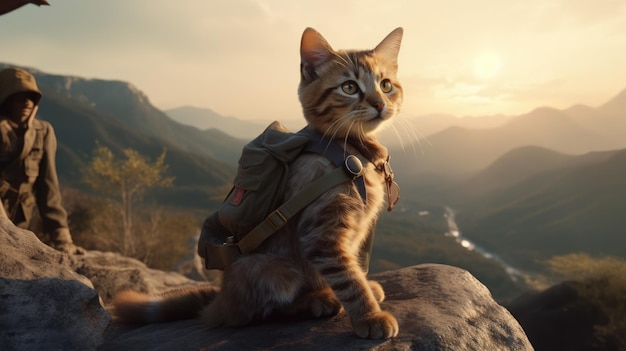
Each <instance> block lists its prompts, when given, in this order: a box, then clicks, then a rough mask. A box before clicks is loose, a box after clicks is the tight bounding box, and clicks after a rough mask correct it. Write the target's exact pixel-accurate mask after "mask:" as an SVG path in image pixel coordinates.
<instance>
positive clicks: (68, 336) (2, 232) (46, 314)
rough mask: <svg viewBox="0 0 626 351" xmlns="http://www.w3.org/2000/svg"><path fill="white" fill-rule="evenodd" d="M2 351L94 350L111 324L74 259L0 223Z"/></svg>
mask: <svg viewBox="0 0 626 351" xmlns="http://www.w3.org/2000/svg"><path fill="white" fill-rule="evenodd" d="M0 247H1V248H2V250H0V316H2V317H1V319H0V349H1V350H50V349H57V350H95V349H96V348H97V347H98V346H99V345H100V344H101V343H102V341H103V340H104V331H105V329H106V328H107V326H108V325H109V323H110V321H111V317H110V315H109V314H108V313H107V312H106V311H105V310H104V309H103V307H102V306H101V304H100V300H99V297H98V294H97V292H96V291H95V290H94V289H93V285H92V284H91V282H90V281H89V280H88V279H87V278H85V277H84V276H81V275H79V274H78V273H76V272H74V270H73V269H72V268H71V264H72V259H71V257H70V256H68V255H66V254H63V253H61V252H58V251H56V250H54V249H52V248H50V247H48V246H47V245H45V244H43V243H42V242H41V241H40V240H39V239H37V237H36V236H35V234H33V233H32V232H30V231H27V230H23V229H19V228H17V227H15V226H14V225H13V223H11V221H9V220H8V219H6V218H0Z"/></svg>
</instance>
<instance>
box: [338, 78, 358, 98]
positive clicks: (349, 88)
mask: <svg viewBox="0 0 626 351" xmlns="http://www.w3.org/2000/svg"><path fill="white" fill-rule="evenodd" d="M341 90H343V92H344V93H346V94H348V95H354V94H356V93H358V92H359V86H358V85H357V84H356V82H355V81H353V80H349V81H347V82H344V83H343V84H341Z"/></svg>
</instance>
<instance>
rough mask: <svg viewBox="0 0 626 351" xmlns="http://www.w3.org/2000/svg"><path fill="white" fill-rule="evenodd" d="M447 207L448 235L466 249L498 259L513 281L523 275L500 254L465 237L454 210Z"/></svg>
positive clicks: (488, 257)
mask: <svg viewBox="0 0 626 351" xmlns="http://www.w3.org/2000/svg"><path fill="white" fill-rule="evenodd" d="M445 209H446V212H445V214H444V217H445V218H446V220H447V222H448V232H447V233H446V235H447V236H451V237H453V238H454V240H456V242H457V243H458V244H459V245H461V246H462V247H464V248H465V249H467V250H469V251H474V252H476V253H478V254H480V255H482V256H483V257H485V258H487V259H490V260H493V261H496V262H497V263H498V264H500V266H502V268H504V270H505V271H506V272H507V273H508V274H509V276H510V277H511V279H512V280H513V281H517V280H518V279H520V278H522V277H523V275H524V273H523V272H522V271H520V270H519V269H517V268H515V267H513V266H511V265H510V264H508V263H507V262H506V261H504V260H503V259H502V258H501V257H500V256H498V255H496V254H494V253H491V252H489V251H487V250H485V249H484V248H482V247H480V246H478V245H476V244H475V243H473V242H472V241H471V240H469V239H468V238H466V237H464V236H463V235H462V233H461V231H460V230H459V226H458V225H457V223H456V221H455V219H454V217H455V212H454V210H453V209H452V208H450V207H448V206H446V207H445Z"/></svg>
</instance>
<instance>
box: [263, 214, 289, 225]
mask: <svg viewBox="0 0 626 351" xmlns="http://www.w3.org/2000/svg"><path fill="white" fill-rule="evenodd" d="M265 221H266V222H267V223H268V224H269V225H270V227H272V229H274V230H278V229H280V228H282V227H283V226H284V225H285V224H287V218H286V217H285V216H284V215H283V214H282V213H280V211H279V210H275V211H274V212H272V213H270V214H269V215H268V216H267V218H265Z"/></svg>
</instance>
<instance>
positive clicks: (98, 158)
mask: <svg viewBox="0 0 626 351" xmlns="http://www.w3.org/2000/svg"><path fill="white" fill-rule="evenodd" d="M123 153H124V158H117V157H115V156H114V155H113V152H111V150H109V149H108V148H107V147H105V146H101V145H98V146H97V147H96V149H95V150H94V153H93V158H92V159H91V162H90V163H89V164H88V165H87V167H86V168H85V169H84V171H83V180H84V182H85V183H86V184H88V185H89V186H90V187H91V188H92V189H93V190H94V191H97V192H100V193H101V194H104V195H105V196H109V197H113V198H116V199H118V200H119V201H120V204H121V205H120V214H121V218H122V228H123V229H122V230H123V243H122V245H121V252H122V254H124V255H129V254H130V253H132V252H133V251H134V250H135V248H134V243H133V240H132V233H133V213H134V205H135V204H136V203H137V202H138V201H139V200H141V199H142V198H143V195H144V193H145V191H146V190H148V189H150V188H155V187H169V186H171V185H172V183H173V181H174V177H165V176H164V174H165V173H166V172H167V170H168V166H167V165H166V164H165V162H164V161H165V150H163V152H162V153H161V155H160V156H159V157H158V158H157V159H156V161H155V162H154V163H150V160H149V159H148V158H147V157H145V156H143V155H141V154H140V153H139V152H137V151H136V150H133V149H125V150H124V152H123Z"/></svg>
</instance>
